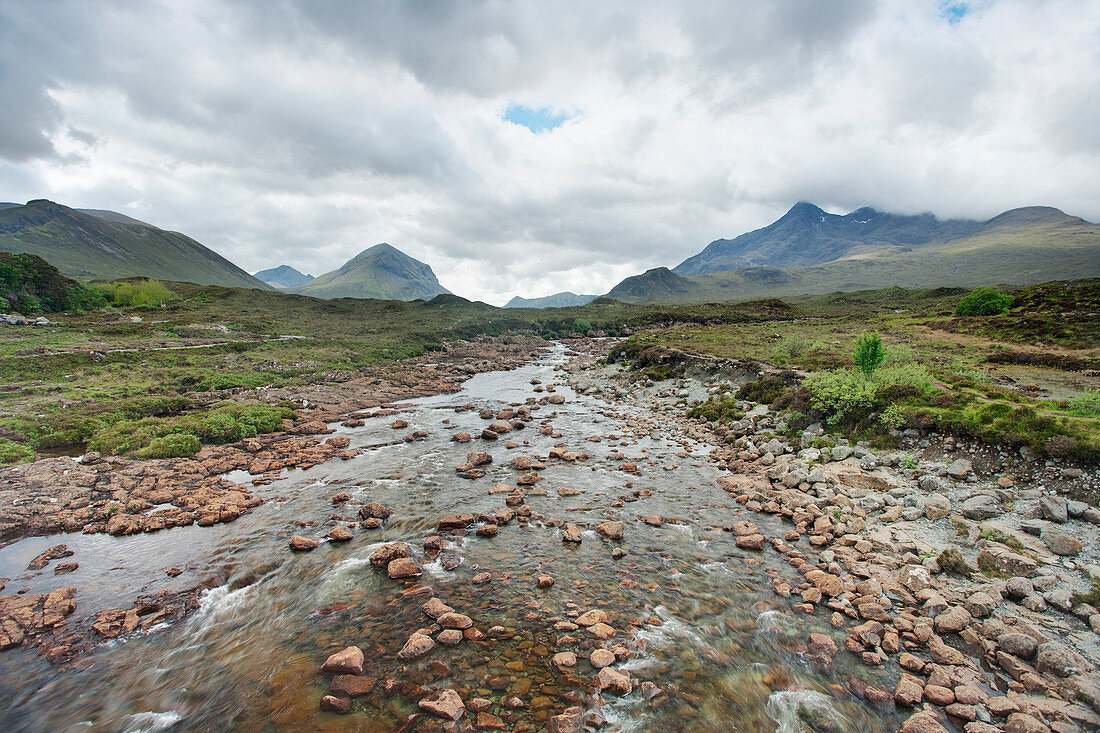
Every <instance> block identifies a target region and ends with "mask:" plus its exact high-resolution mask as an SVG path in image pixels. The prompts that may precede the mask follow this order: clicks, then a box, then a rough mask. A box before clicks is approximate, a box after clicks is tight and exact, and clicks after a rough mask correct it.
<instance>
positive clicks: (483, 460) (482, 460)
mask: <svg viewBox="0 0 1100 733" xmlns="http://www.w3.org/2000/svg"><path fill="white" fill-rule="evenodd" d="M466 462H467V463H469V464H471V465H473V466H487V465H489V464H490V463H492V462H493V457H492V456H491V455H489V454H488V453H486V452H485V451H474V452H472V453H467V454H466Z"/></svg>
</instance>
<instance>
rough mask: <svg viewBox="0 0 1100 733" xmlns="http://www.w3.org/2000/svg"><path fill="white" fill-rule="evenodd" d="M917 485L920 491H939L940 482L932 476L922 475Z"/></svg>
mask: <svg viewBox="0 0 1100 733" xmlns="http://www.w3.org/2000/svg"><path fill="white" fill-rule="evenodd" d="M917 484H918V485H919V486H920V487H921V490H922V491H933V492H934V491H939V490H940V480H939V479H938V478H936V477H935V476H932V475H928V474H926V475H924V476H921V477H920V481H918V482H917Z"/></svg>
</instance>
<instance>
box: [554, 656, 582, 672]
mask: <svg viewBox="0 0 1100 733" xmlns="http://www.w3.org/2000/svg"><path fill="white" fill-rule="evenodd" d="M552 661H553V663H554V666H555V667H557V668H558V669H560V670H562V671H563V672H564V671H565V670H567V669H572V668H573V667H576V666H577V655H576V654H574V653H573V652H558V653H557V654H555V655H554V658H553V660H552Z"/></svg>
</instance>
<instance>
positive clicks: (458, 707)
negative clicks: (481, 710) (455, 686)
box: [417, 688, 466, 720]
mask: <svg viewBox="0 0 1100 733" xmlns="http://www.w3.org/2000/svg"><path fill="white" fill-rule="evenodd" d="M417 705H418V706H419V707H420V709H421V710H426V711H428V712H429V713H431V714H433V715H438V716H439V717H441V718H449V719H451V720H459V719H460V718H462V716H463V715H465V714H466V706H465V705H463V704H462V698H461V697H459V696H458V693H457V692H455V691H454V690H452V689H449V688H448V689H446V690H440V691H439V692H438V693H436V694H435V695H432V696H431V697H425V698H423V699H421V700H420V701H419V702H418V703H417Z"/></svg>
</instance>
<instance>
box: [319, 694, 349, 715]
mask: <svg viewBox="0 0 1100 733" xmlns="http://www.w3.org/2000/svg"><path fill="white" fill-rule="evenodd" d="M321 709H322V710H326V711H328V712H330V713H340V714H341V715H343V714H344V713H347V712H349V711H350V710H351V700H350V699H348V698H346V697H337V696H335V695H325V696H324V697H322V698H321Z"/></svg>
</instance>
